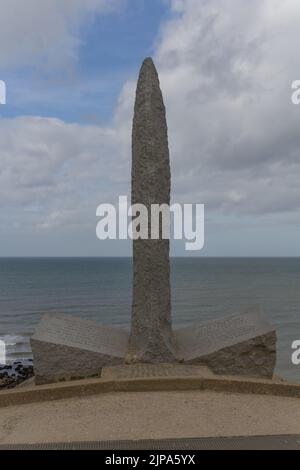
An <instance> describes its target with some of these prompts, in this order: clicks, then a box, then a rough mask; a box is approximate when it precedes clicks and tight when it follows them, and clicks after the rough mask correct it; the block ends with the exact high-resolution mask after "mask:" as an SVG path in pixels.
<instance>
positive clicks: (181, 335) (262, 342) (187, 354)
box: [176, 307, 276, 377]
mask: <svg viewBox="0 0 300 470" xmlns="http://www.w3.org/2000/svg"><path fill="white" fill-rule="evenodd" d="M176 338H177V347H178V358H179V359H183V360H184V361H185V362H186V363H192V364H193V363H196V364H197V363H203V364H207V365H208V366H209V367H210V368H211V369H212V370H213V371H214V372H215V373H219V374H238V375H247V376H255V377H256V376H263V377H272V376H273V373H274V367H275V364H276V332H275V330H274V328H272V327H271V325H270V324H269V322H268V321H267V320H266V319H265V318H264V317H263V315H262V313H261V311H260V310H259V308H257V307H250V308H247V309H245V310H244V312H243V313H242V314H240V315H233V316H229V317H227V318H223V319H218V320H215V321H211V322H208V323H203V324H198V325H193V326H191V327H188V328H183V329H180V330H178V331H177V332H176Z"/></svg>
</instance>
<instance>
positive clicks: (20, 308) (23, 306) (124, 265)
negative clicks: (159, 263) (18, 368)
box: [0, 257, 300, 381]
mask: <svg viewBox="0 0 300 470" xmlns="http://www.w3.org/2000/svg"><path fill="white" fill-rule="evenodd" d="M171 286H172V318H173V324H174V326H175V327H181V326H187V325H191V324H193V323H197V322H206V321H210V320H214V319H216V318H220V317H223V316H226V315H228V316H229V315H232V314H235V313H237V312H238V311H239V310H240V309H241V308H242V307H244V306H248V305H254V304H255V305H256V304H257V305H260V306H261V307H262V308H263V310H264V312H265V315H266V317H267V318H268V319H269V321H270V322H271V323H272V324H273V325H274V327H275V328H276V330H277V333H278V357H277V367H276V373H277V374H278V375H281V376H283V377H284V378H287V379H289V380H294V381H300V367H297V366H295V365H293V364H292V362H291V355H292V349H291V345H292V342H293V341H295V340H299V339H300V319H299V313H298V306H299V304H300V289H299V287H300V258H296V257H295V258H289V257H282V258H279V257H278V258H271V257H252V258H243V257H218V258H213V257H197V258H191V257H185V258H184V257H181V258H180V257H173V258H171ZM0 291H1V296H0V339H1V340H4V341H5V342H6V344H7V353H8V360H16V359H27V358H30V357H31V350H30V344H29V339H30V336H31V335H32V334H33V332H34V329H35V327H36V325H37V323H38V322H39V320H40V318H41V317H42V316H43V314H45V313H63V314H66V315H74V316H78V317H82V318H85V319H90V320H94V321H97V322H99V323H100V324H104V325H108V324H109V325H112V326H116V327H121V328H130V314H131V294H132V258H129V257H122V258H120V257H107V258H106V257H99V258H97V257H2V258H0Z"/></svg>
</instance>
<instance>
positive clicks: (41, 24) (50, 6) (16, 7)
mask: <svg viewBox="0 0 300 470" xmlns="http://www.w3.org/2000/svg"><path fill="white" fill-rule="evenodd" d="M119 2H120V0H26V1H25V0H0V64H1V68H2V69H5V68H8V67H16V66H17V67H20V66H32V65H40V64H41V63H42V64H43V65H44V66H45V67H47V66H48V67H53V66H56V65H61V64H62V63H64V64H65V63H66V62H72V61H73V60H74V59H76V57H77V49H78V46H79V45H80V38H79V28H80V26H81V24H82V23H83V22H84V21H86V20H88V19H92V18H93V15H95V14H97V13H103V12H106V11H108V10H111V9H112V8H115V7H116V6H117V5H118V4H119Z"/></svg>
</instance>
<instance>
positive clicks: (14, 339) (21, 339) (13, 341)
mask: <svg viewBox="0 0 300 470" xmlns="http://www.w3.org/2000/svg"><path fill="white" fill-rule="evenodd" d="M0 341H3V342H4V343H5V345H6V346H17V345H20V344H27V343H28V342H29V338H28V337H26V336H20V335H3V336H0Z"/></svg>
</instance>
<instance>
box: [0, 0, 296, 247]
mask: <svg viewBox="0 0 300 470" xmlns="http://www.w3.org/2000/svg"><path fill="white" fill-rule="evenodd" d="M0 7H1V16H0V80H4V81H5V83H6V87H7V99H6V104H5V105H0V135H1V139H0V163H1V169H0V256H130V255H131V243H130V242H123V241H106V242H103V241H100V240H98V239H97V238H96V225H97V222H98V219H97V218H96V208H97V207H98V205H99V204H101V203H112V204H114V203H116V202H117V200H118V197H119V196H120V195H128V196H129V195H130V172H131V125H132V116H133V106H134V97H135V87H136V81H137V77H138V72H139V68H140V66H141V63H142V61H143V59H144V58H145V57H147V56H152V57H153V59H154V61H155V64H156V66H157V69H158V72H159V76H160V82H161V88H162V92H163V95H164V100H165V104H166V108H167V118H168V127H169V145H170V153H171V169H172V202H179V203H187V202H189V203H194V204H196V203H199V204H205V214H206V215H205V246H204V249H203V250H202V251H201V252H196V253H187V252H186V251H185V250H184V246H185V244H184V242H182V243H181V242H176V243H175V242H173V243H172V254H173V255H174V256H300V243H299V235H300V232H299V228H300V219H299V215H300V185H299V181H300V158H299V149H300V132H299V127H300V106H296V105H294V104H292V101H291V96H292V89H291V85H292V82H293V81H294V80H299V79H300V56H299V53H298V50H297V44H298V42H299V35H300V32H299V31H300V3H299V1H298V0H252V1H251V2H245V0H230V2H229V1H228V0H151V1H149V0H43V1H42V2H41V1H40V0H27V1H26V2H24V1H23V0H0ZM16 12H18V14H16Z"/></svg>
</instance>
